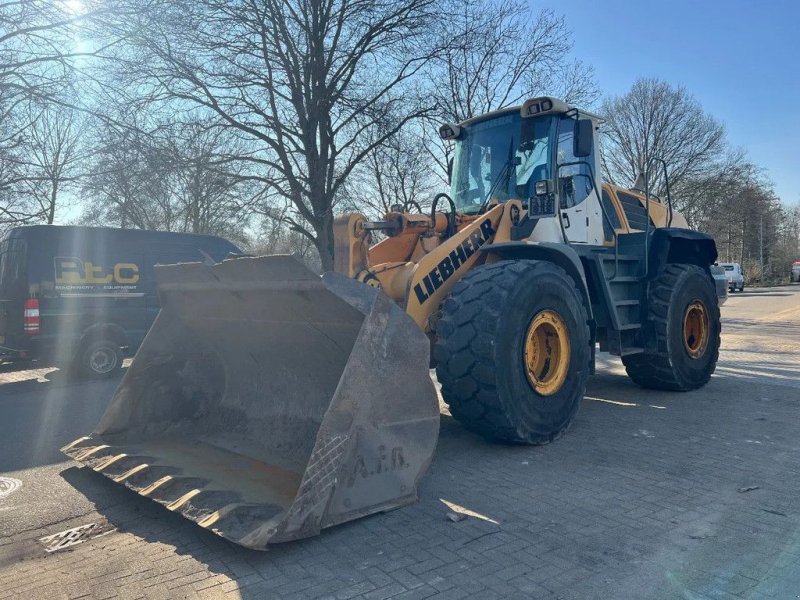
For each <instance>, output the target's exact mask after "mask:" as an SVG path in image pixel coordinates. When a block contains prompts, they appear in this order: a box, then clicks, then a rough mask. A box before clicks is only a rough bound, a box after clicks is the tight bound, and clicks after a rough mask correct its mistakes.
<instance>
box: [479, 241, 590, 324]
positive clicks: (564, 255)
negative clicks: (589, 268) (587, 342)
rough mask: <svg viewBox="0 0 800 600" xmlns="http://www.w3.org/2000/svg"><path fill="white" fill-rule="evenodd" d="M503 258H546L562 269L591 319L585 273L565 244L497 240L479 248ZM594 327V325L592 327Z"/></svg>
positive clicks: (571, 250) (576, 256)
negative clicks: (570, 279)
mask: <svg viewBox="0 0 800 600" xmlns="http://www.w3.org/2000/svg"><path fill="white" fill-rule="evenodd" d="M481 251H482V252H489V253H491V254H494V255H496V256H498V257H500V258H503V259H520V258H522V259H530V260H548V261H550V262H552V263H554V264H556V265H558V266H559V267H561V268H562V269H564V270H565V271H566V272H567V273H568V274H569V275H570V277H572V279H574V280H575V285H576V286H577V288H578V290H579V291H580V293H581V296H582V298H583V303H584V304H585V305H586V313H587V314H588V315H589V320H590V321H593V320H594V317H593V316H592V302H591V300H590V298H589V287H588V285H587V284H586V273H585V272H584V270H583V264H581V259H580V257H579V256H578V253H577V252H575V250H573V249H572V248H571V247H569V246H567V245H566V244H558V243H555V242H499V243H497V244H489V245H487V246H484V247H483V248H481ZM592 329H594V327H592Z"/></svg>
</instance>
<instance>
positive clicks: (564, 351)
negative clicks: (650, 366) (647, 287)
mask: <svg viewBox="0 0 800 600" xmlns="http://www.w3.org/2000/svg"><path fill="white" fill-rule="evenodd" d="M587 321H588V316H587V311H586V307H585V306H584V304H583V299H582V297H581V294H580V292H579V291H578V290H577V288H576V287H575V282H574V281H573V279H572V278H571V277H570V276H569V275H568V274H567V273H566V271H564V270H563V269H561V268H560V267H558V266H556V265H554V264H552V263H550V262H546V261H533V260H517V261H501V262H496V263H492V264H488V265H482V266H479V267H477V268H475V269H474V270H472V271H471V272H470V273H468V274H467V275H466V276H465V277H464V278H463V279H462V280H461V281H459V282H458V283H457V284H456V285H455V287H454V288H453V291H452V293H451V294H450V296H449V297H448V298H447V299H446V300H445V301H444V303H443V304H442V316H441V319H440V320H439V322H438V326H437V335H438V339H437V342H436V345H435V348H434V356H435V357H436V360H437V368H436V374H437V377H438V379H439V382H440V383H441V385H442V395H443V397H444V400H445V402H447V404H448V405H449V406H450V412H451V414H452V415H453V417H455V418H456V419H457V420H458V421H459V422H461V423H462V424H463V425H464V427H466V428H467V429H469V430H470V431H473V432H475V433H478V434H480V435H482V436H484V437H486V438H489V439H492V440H500V441H504V442H513V443H523V444H545V443H548V442H551V441H553V440H555V439H556V438H558V437H560V436H561V435H562V434H563V433H564V432H565V431H566V429H567V427H568V426H569V425H570V423H571V422H572V419H573V418H574V416H575V413H576V412H577V410H578V407H579V405H580V401H581V399H582V398H583V395H584V392H585V390H586V380H587V378H588V376H589V362H590V359H591V346H590V334H589V327H588V324H587ZM537 357H538V358H537ZM537 389H540V390H543V392H544V393H539V392H537V391H536V390H537Z"/></svg>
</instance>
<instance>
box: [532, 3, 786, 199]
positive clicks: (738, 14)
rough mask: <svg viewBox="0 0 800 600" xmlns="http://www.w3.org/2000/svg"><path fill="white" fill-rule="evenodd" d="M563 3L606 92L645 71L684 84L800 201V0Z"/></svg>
mask: <svg viewBox="0 0 800 600" xmlns="http://www.w3.org/2000/svg"><path fill="white" fill-rule="evenodd" d="M542 6H543V4H541V3H538V2H536V3H535V4H534V7H535V8H537V9H538V8H540V7H542ZM556 7H557V8H556V10H557V11H560V12H561V13H563V14H564V16H565V17H566V20H567V23H568V25H569V27H570V28H571V29H572V31H573V33H574V41H575V46H574V53H575V55H576V56H577V57H578V58H581V59H582V60H584V61H585V62H587V63H589V64H591V65H593V66H594V68H595V72H596V75H597V80H598V83H599V85H600V88H601V90H602V91H603V93H604V94H614V95H617V94H622V93H624V92H626V91H627V90H628V89H629V88H630V86H631V84H632V83H633V81H634V80H635V79H637V78H638V77H640V76H647V77H659V78H661V79H664V80H666V81H669V82H670V83H673V84H679V85H684V86H685V87H686V88H687V89H688V90H689V91H690V92H691V93H692V94H693V95H694V96H695V97H696V98H697V99H698V100H699V101H700V103H701V104H702V105H703V107H704V108H705V110H707V111H708V112H709V113H711V114H713V115H714V116H715V117H717V118H718V119H719V120H721V121H722V122H723V123H724V124H725V126H726V128H727V131H728V138H729V141H730V142H731V144H733V145H734V146H739V147H743V148H745V149H746V150H747V152H748V154H749V156H750V158H751V160H753V161H754V162H755V163H756V164H758V165H759V166H761V167H763V168H765V169H766V171H767V175H768V176H769V178H770V179H771V180H772V181H773V182H774V183H775V189H776V192H777V193H778V195H779V196H780V197H781V198H782V199H783V201H784V202H787V203H791V204H794V203H797V202H799V201H800V180H799V179H798V175H800V0H794V1H793V2H792V1H788V0H774V1H764V2H752V1H750V2H744V1H742V0H733V1H727V2H723V1H716V2H711V1H705V2H689V1H685V0H677V1H676V0H671V1H669V2H665V1H663V0H662V1H660V2H655V1H652V0H646V1H642V2H634V1H632V0H595V1H592V0H570V1H569V2H566V3H564V4H563V5H561V6H558V5H556Z"/></svg>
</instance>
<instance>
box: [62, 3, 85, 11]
mask: <svg viewBox="0 0 800 600" xmlns="http://www.w3.org/2000/svg"><path fill="white" fill-rule="evenodd" d="M64 8H66V9H67V12H69V13H71V14H73V15H79V14H81V13H82V12H83V11H84V9H85V6H84V4H83V0H64Z"/></svg>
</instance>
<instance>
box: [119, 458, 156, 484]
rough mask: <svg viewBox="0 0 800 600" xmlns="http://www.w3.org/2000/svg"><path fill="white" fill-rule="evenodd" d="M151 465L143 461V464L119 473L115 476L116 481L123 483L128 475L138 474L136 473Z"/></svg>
mask: <svg viewBox="0 0 800 600" xmlns="http://www.w3.org/2000/svg"><path fill="white" fill-rule="evenodd" d="M149 466H150V465H148V464H147V463H143V464H141V465H139V466H137V467H133V468H132V469H128V470H127V471H125V472H124V473H122V474H121V475H117V476H116V477H114V481H116V482H117V483H121V482H123V481H125V480H126V479H127V478H128V477H131V476H132V475H136V473H139V472H141V471H144V470H145V469H146V468H148V467H149Z"/></svg>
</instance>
